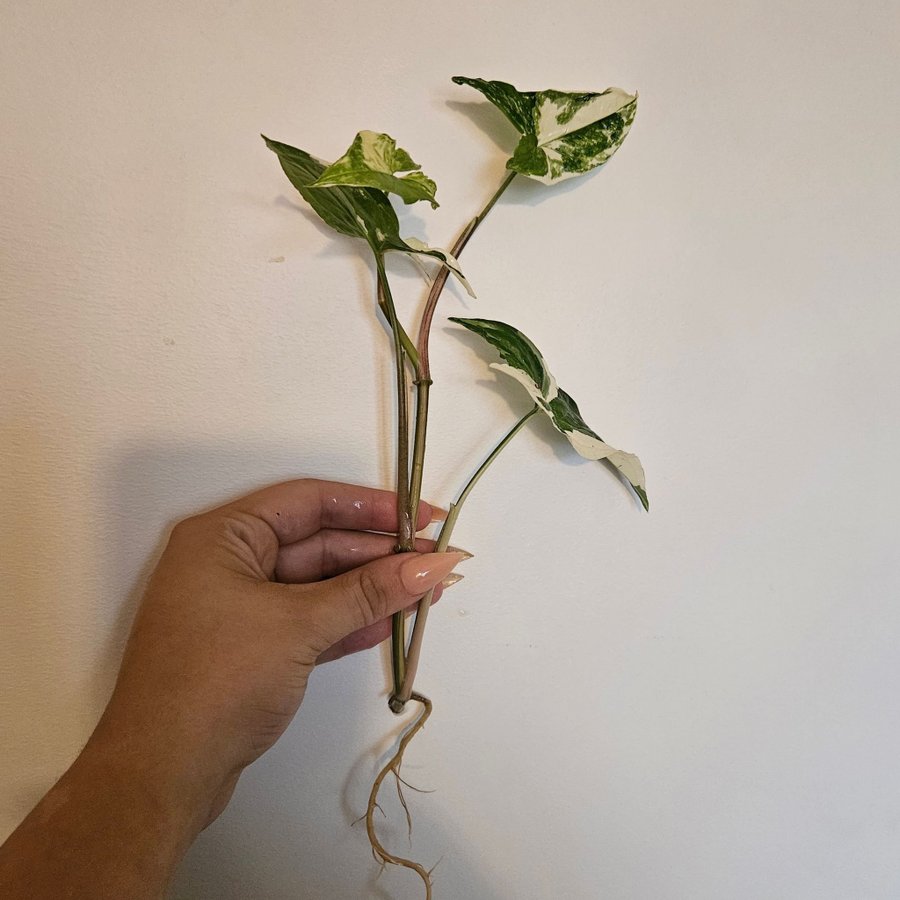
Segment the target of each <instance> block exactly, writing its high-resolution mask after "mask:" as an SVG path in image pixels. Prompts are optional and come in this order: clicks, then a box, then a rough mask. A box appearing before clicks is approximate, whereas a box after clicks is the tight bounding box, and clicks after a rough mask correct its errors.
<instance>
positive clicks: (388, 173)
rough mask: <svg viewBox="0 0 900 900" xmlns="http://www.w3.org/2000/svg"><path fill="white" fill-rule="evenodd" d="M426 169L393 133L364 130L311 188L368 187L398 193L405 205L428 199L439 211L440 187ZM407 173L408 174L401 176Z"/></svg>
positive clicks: (433, 207)
mask: <svg viewBox="0 0 900 900" xmlns="http://www.w3.org/2000/svg"><path fill="white" fill-rule="evenodd" d="M421 168H422V167H421V166H420V165H419V164H418V163H416V162H414V161H413V159H412V157H411V156H410V155H409V154H408V153H407V152H406V151H405V150H402V149H401V148H400V147H398V146H397V142H396V141H395V140H394V139H393V138H392V137H391V136H390V135H389V134H379V133H378V132H375V131H360V132H359V134H357V135H356V137H355V138H354V139H353V143H352V144H351V145H350V149H349V150H348V151H347V152H346V153H345V154H344V155H343V156H342V157H341V158H340V159H339V160H336V161H335V162H333V163H332V164H331V165H330V166H328V168H326V169H325V171H324V172H322V174H321V175H320V176H319V177H318V179H316V181H314V182H313V183H312V184H311V185H310V186H311V187H313V188H323V187H368V188H376V189H377V190H379V191H384V192H385V193H390V194H396V195H397V196H398V197H400V198H401V199H402V200H403V202H404V203H416V202H417V201H418V200H427V201H428V202H429V203H430V204H431V207H432V209H436V208H437V205H438V203H437V201H436V200H435V199H434V192H435V191H436V190H437V185H436V184H435V183H434V182H433V181H432V180H431V179H430V178H429V177H428V176H427V175H425V174H424V173H423V172H420V171H419V170H420V169H421ZM398 172H407V173H409V174H407V175H399V176H398V175H397V174H396V173H398Z"/></svg>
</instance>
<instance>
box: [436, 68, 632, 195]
mask: <svg viewBox="0 0 900 900" xmlns="http://www.w3.org/2000/svg"><path fill="white" fill-rule="evenodd" d="M453 81H454V82H455V83H456V84H464V85H468V86H469V87H473V88H475V90H477V91H480V92H481V93H482V94H483V95H484V96H485V97H486V98H487V99H488V100H490V102H491V103H493V104H494V106H496V107H497V108H498V109H499V110H500V111H501V112H502V113H503V114H504V115H505V116H506V117H507V118H508V119H509V121H510V122H512V124H513V125H514V126H515V127H516V129H517V130H518V131H519V133H520V134H521V138H520V140H519V144H518V146H517V147H516V149H515V152H514V153H513V155H512V158H511V159H509V160H508V161H507V163H506V167H507V169H510V170H512V171H513V172H518V173H519V174H521V175H525V176H527V177H529V178H534V179H537V180H538V181H542V182H544V183H545V184H550V183H552V182H554V181H561V180H562V179H564V178H572V177H574V176H576V175H582V174H584V173H585V172H589V171H591V169H595V168H597V167H598V166H602V165H603V164H604V163H605V162H607V161H608V160H609V159H610V157H611V156H612V155H613V154H614V153H615V152H616V150H618V149H619V147H620V146H621V145H622V142H623V141H624V140H625V138H626V136H627V135H628V131H629V129H630V128H631V123H632V122H633V121H634V114H635V111H636V110H637V94H629V93H627V92H626V91H623V90H622V89H621V88H607V89H606V90H605V91H602V92H600V93H594V92H582V93H572V92H567V91H556V90H546V91H519V90H517V89H516V88H515V87H513V86H512V85H511V84H507V83H506V82H505V81H486V80H485V79H483V78H466V77H464V76H461V75H457V76H455V77H454V78H453Z"/></svg>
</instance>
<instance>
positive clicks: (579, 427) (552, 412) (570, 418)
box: [450, 317, 650, 510]
mask: <svg viewBox="0 0 900 900" xmlns="http://www.w3.org/2000/svg"><path fill="white" fill-rule="evenodd" d="M450 321H451V322H457V323H458V324H460V325H462V326H464V327H465V328H468V329H469V331H474V332H475V334H477V335H480V336H481V337H483V338H484V339H485V340H486V341H487V342H488V343H489V344H491V346H493V347H496V349H497V350H499V351H500V355H501V356H502V357H503V359H504V360H505V361H506V363H505V364H500V363H494V364H493V365H492V366H491V368H493V369H497V370H499V371H501V372H505V373H506V374H507V375H510V376H511V377H513V378H515V379H516V381H518V382H519V384H521V385H522V386H523V387H524V388H525V390H527V391H528V393H529V394H530V395H531V398H532V399H533V400H534V401H535V403H536V404H537V405H538V406H539V407H540V408H541V409H542V410H543V411H544V412H545V413H546V414H547V416H548V417H549V418H550V421H551V422H552V423H553V425H554V427H555V428H556V430H557V431H559V432H560V433H561V434H563V435H564V436H565V437H566V439H567V440H568V441H569V443H570V444H571V445H572V447H573V448H574V449H575V451H576V452H577V453H578V454H580V455H581V456H583V457H584V458H585V459H598V460H599V459H607V460H609V461H610V462H611V463H612V464H613V465H614V466H615V467H616V468H617V469H618V470H619V471H620V472H621V473H622V474H623V475H624V476H625V478H627V479H628V481H629V483H630V484H631V486H632V487H633V488H634V490H635V493H636V494H637V495H638V497H639V498H640V501H641V504H642V505H643V507H644V509H647V510H649V509H650V501H649V500H648V498H647V484H646V478H645V476H644V469H643V467H642V466H641V462H640V460H639V459H638V458H637V457H636V456H635V455H634V454H633V453H625V452H624V451H623V450H616V448H615V447H611V446H610V445H609V444H607V443H606V442H605V441H604V440H603V439H602V438H601V437H600V436H599V435H598V434H597V433H596V432H595V431H592V430H591V429H590V428H589V427H588V425H587V423H586V422H585V421H584V419H583V418H582V417H581V413H580V412H579V410H578V405H577V404H576V403H575V401H574V400H573V399H572V398H571V397H570V396H569V394H567V393H566V392H565V391H563V390H561V389H560V388H559V387H558V386H557V384H556V379H555V378H554V377H553V376H552V375H551V374H550V370H549V369H548V368H547V365H546V363H545V362H544V358H543V356H541V353H540V351H539V350H538V349H537V347H535V345H534V344H533V343H532V342H531V341H530V340H529V339H528V338H527V337H525V335H524V334H522V332H521V331H519V330H518V329H517V328H513V327H512V325H507V324H506V323H505V322H496V321H492V320H491V319H461V318H456V317H452V318H451V319H450Z"/></svg>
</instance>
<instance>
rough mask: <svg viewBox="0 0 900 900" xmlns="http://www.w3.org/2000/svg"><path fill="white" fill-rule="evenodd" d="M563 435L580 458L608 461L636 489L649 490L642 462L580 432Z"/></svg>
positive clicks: (568, 432)
mask: <svg viewBox="0 0 900 900" xmlns="http://www.w3.org/2000/svg"><path fill="white" fill-rule="evenodd" d="M562 434H563V435H565V437H566V438H567V439H568V441H569V443H570V444H571V445H572V447H573V448H574V449H575V452H576V453H577V454H578V455H579V456H583V457H584V458H585V459H597V460H599V459H608V460H609V461H610V462H611V463H612V464H613V465H614V466H615V467H616V468H617V469H618V470H619V471H620V472H621V473H622V474H623V475H624V476H625V477H626V478H627V479H628V480H629V481H630V482H631V483H632V484H633V485H634V486H635V487H639V488H642V489H643V490H645V491H646V490H647V478H646V476H645V474H644V467H643V466H642V465H641V461H640V460H639V459H638V458H637V457H636V456H635V455H634V454H633V453H626V452H625V451H624V450H616V448H615V447H610V445H609V444H607V443H606V442H605V441H601V440H598V439H597V438H595V437H592V436H591V435H589V434H583V433H582V432H580V431H563V432H562Z"/></svg>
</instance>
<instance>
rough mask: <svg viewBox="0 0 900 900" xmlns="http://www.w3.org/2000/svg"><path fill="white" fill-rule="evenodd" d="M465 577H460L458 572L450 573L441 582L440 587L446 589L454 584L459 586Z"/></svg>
mask: <svg viewBox="0 0 900 900" xmlns="http://www.w3.org/2000/svg"><path fill="white" fill-rule="evenodd" d="M465 577H466V576H465V575H460V574H459V572H451V573H450V574H449V575H448V576H447V577H446V578H445V579H444V580H443V581H442V582H441V587H443V588H448V587H453V585H454V584H459V583H460V582H461V581H462V580H463V578H465Z"/></svg>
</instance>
